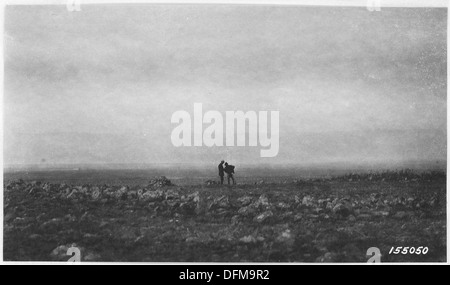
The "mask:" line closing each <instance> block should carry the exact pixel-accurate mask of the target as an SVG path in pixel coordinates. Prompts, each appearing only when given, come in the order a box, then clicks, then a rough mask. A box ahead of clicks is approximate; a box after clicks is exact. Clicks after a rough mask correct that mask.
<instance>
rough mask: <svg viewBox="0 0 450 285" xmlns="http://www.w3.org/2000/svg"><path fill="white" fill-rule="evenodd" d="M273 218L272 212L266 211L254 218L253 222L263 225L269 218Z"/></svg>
mask: <svg viewBox="0 0 450 285" xmlns="http://www.w3.org/2000/svg"><path fill="white" fill-rule="evenodd" d="M272 216H273V213H272V211H266V212H264V213H262V214H260V215H258V216H256V217H255V219H254V221H255V222H258V223H263V222H264V221H266V220H267V219H269V218H271V217H272Z"/></svg>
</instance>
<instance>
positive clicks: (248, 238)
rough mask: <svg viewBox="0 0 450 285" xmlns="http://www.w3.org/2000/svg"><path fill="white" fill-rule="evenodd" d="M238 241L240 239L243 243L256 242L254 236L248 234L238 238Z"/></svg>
mask: <svg viewBox="0 0 450 285" xmlns="http://www.w3.org/2000/svg"><path fill="white" fill-rule="evenodd" d="M239 241H241V242H243V243H254V242H256V238H255V237H253V236H251V235H249V236H245V237H243V238H241V239H239Z"/></svg>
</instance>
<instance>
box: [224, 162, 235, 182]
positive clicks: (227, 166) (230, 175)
mask: <svg viewBox="0 0 450 285" xmlns="http://www.w3.org/2000/svg"><path fill="white" fill-rule="evenodd" d="M225 173H226V174H227V178H228V185H230V179H231V180H233V185H236V181H235V180H234V175H233V174H234V165H230V164H228V162H225Z"/></svg>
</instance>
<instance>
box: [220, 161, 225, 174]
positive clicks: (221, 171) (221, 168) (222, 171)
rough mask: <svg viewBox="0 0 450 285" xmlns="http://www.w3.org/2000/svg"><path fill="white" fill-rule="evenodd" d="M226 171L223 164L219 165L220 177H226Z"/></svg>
mask: <svg viewBox="0 0 450 285" xmlns="http://www.w3.org/2000/svg"><path fill="white" fill-rule="evenodd" d="M224 175H225V173H224V169H223V163H221V164H219V176H224Z"/></svg>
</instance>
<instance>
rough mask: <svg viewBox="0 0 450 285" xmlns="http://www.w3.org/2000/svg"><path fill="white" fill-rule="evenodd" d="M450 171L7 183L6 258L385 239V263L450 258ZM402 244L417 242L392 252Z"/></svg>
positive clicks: (240, 251)
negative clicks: (449, 227)
mask: <svg viewBox="0 0 450 285" xmlns="http://www.w3.org/2000/svg"><path fill="white" fill-rule="evenodd" d="M445 179H446V177H445V173H436V172H433V173H422V174H414V173H412V172H385V173H378V174H366V175H356V174H355V175H346V176H340V177H335V178H328V179H309V180H293V181H284V182H280V183H265V182H264V181H261V182H258V183H256V184H243V185H237V186H233V187H228V186H220V185H216V184H215V183H214V182H213V181H209V182H208V183H204V184H203V185H199V186H176V185H172V183H171V182H170V181H169V180H168V179H167V178H165V177H161V178H157V179H153V180H151V181H150V182H149V183H148V185H141V186H139V185H133V186H130V187H127V186H118V185H112V186H108V185H95V184H90V185H68V184H59V183H47V182H45V181H42V182H39V181H33V182H31V181H22V180H14V181H6V182H5V185H4V247H3V248H4V260H6V261H67V260H68V259H69V258H70V256H68V255H66V253H67V249H68V248H70V247H72V246H76V247H78V248H79V249H80V251H81V260H82V261H123V262H130V261H133V262H141V261H145V262H367V260H368V259H369V257H368V256H366V252H367V249H368V248H370V247H378V248H379V249H380V251H381V254H382V256H381V262H444V261H446V205H445V203H446V202H445V201H446V197H445V191H446V188H445ZM392 247H394V248H396V247H409V248H408V249H407V253H401V252H400V253H399V254H394V253H393V252H392V253H391V254H389V251H390V250H391V248H392ZM411 247H414V250H412V249H411ZM419 248H420V252H419V251H418V249H419ZM425 248H426V249H427V250H425ZM425 252H426V253H425Z"/></svg>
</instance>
